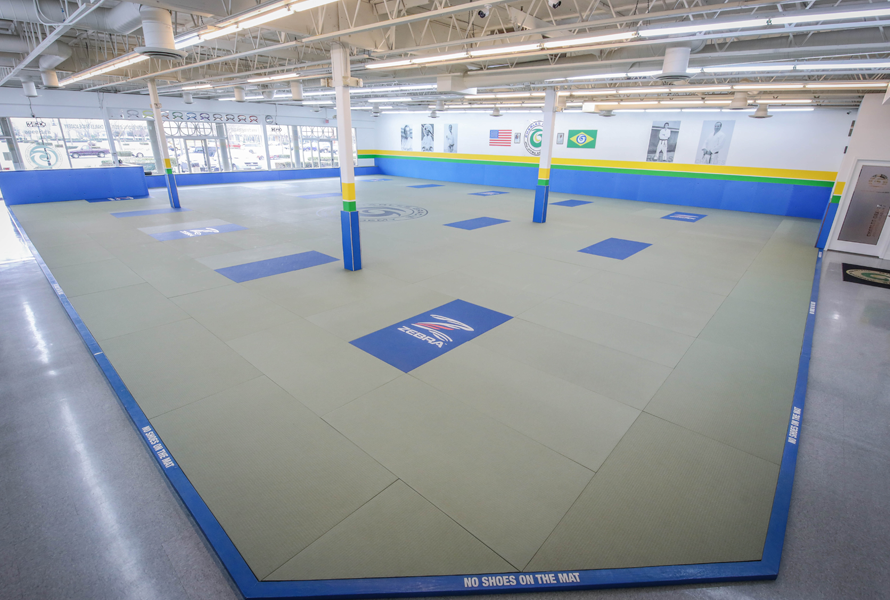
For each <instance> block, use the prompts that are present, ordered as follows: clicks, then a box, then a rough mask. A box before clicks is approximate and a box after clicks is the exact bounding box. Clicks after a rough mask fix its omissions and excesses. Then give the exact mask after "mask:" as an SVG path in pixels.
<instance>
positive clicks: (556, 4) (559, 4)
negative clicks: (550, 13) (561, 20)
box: [548, 0, 562, 8]
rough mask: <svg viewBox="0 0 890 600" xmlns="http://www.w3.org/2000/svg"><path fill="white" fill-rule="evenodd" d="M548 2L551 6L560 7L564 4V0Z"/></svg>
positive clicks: (550, 0)
mask: <svg viewBox="0 0 890 600" xmlns="http://www.w3.org/2000/svg"><path fill="white" fill-rule="evenodd" d="M548 4H549V5H550V8H559V7H560V6H561V5H562V0H549V2H548Z"/></svg>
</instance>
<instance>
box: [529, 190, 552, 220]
mask: <svg viewBox="0 0 890 600" xmlns="http://www.w3.org/2000/svg"><path fill="white" fill-rule="evenodd" d="M549 197H550V186H549V185H539V186H537V187H536V188H535V214H534V217H533V219H532V220H533V221H534V222H535V223H546V222H547V199H548V198H549Z"/></svg>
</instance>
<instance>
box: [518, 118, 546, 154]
mask: <svg viewBox="0 0 890 600" xmlns="http://www.w3.org/2000/svg"><path fill="white" fill-rule="evenodd" d="M522 141H523V143H524V144H525V150H526V152H528V153H529V154H531V155H532V156H541V144H542V143H543V141H544V121H532V122H531V123H529V125H528V127H526V128H525V133H524V134H523V136H522Z"/></svg>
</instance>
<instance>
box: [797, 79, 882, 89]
mask: <svg viewBox="0 0 890 600" xmlns="http://www.w3.org/2000/svg"><path fill="white" fill-rule="evenodd" d="M887 83H888V82H886V81H861V82H859V81H824V82H822V83H808V84H806V85H804V87H805V88H814V89H823V90H830V89H841V90H844V89H850V90H856V89H873V88H876V89H883V88H885V87H887Z"/></svg>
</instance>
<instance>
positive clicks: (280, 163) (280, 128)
mask: <svg viewBox="0 0 890 600" xmlns="http://www.w3.org/2000/svg"><path fill="white" fill-rule="evenodd" d="M266 137H267V138H268V139H269V162H270V163H271V165H272V168H273V169H294V168H296V166H297V164H296V158H295V156H294V144H293V143H292V141H291V128H290V127H288V126H287V125H266Z"/></svg>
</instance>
